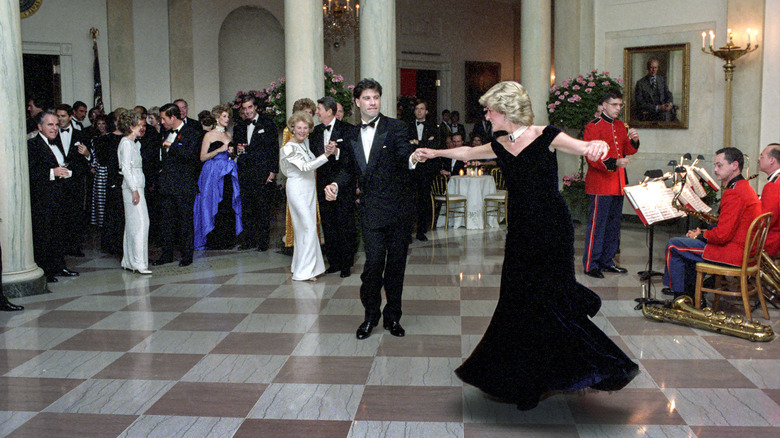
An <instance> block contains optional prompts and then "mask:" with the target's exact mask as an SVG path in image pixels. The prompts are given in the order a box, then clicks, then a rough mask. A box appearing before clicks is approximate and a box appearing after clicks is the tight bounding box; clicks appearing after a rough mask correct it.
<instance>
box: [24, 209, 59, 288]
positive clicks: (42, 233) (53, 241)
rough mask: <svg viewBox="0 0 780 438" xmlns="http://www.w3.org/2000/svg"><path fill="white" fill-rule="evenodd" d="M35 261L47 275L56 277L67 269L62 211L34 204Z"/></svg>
mask: <svg viewBox="0 0 780 438" xmlns="http://www.w3.org/2000/svg"><path fill="white" fill-rule="evenodd" d="M31 213H32V231H33V259H34V260H35V264H36V265H38V266H39V267H40V268H41V269H43V272H44V273H46V275H54V274H55V273H57V272H60V271H62V270H63V269H64V268H65V259H64V258H63V243H62V236H63V234H62V232H63V229H62V228H63V227H61V226H60V224H61V223H62V219H63V215H62V210H61V209H60V208H59V207H58V206H56V205H52V206H49V207H45V206H38V205H37V204H36V203H35V202H33V203H32V211H31Z"/></svg>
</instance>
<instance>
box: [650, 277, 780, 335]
mask: <svg viewBox="0 0 780 438" xmlns="http://www.w3.org/2000/svg"><path fill="white" fill-rule="evenodd" d="M646 294H647V292H646V289H645V288H644V287H643V290H642V295H643V298H645V297H644V295H646ZM642 315H644V316H645V318H648V319H654V320H656V321H661V322H671V323H674V324H680V325H686V326H688V327H693V328H698V329H703V330H710V331H713V332H716V333H721V334H724V335H729V336H736V337H738V338H743V339H747V340H749V341H753V342H768V341H771V340H772V339H773V338H774V336H775V333H774V331H773V330H772V327H771V326H768V325H764V324H761V323H760V322H758V321H755V320H750V321H746V320H745V319H744V318H743V317H742V316H740V315H727V314H726V313H725V312H713V311H712V309H710V308H709V307H705V308H704V309H701V310H699V309H697V308H695V307H693V299H691V297H689V296H685V295H684V296H681V297H679V298H676V299H675V300H674V301H673V302H672V303H671V307H666V306H658V305H647V304H644V305H642Z"/></svg>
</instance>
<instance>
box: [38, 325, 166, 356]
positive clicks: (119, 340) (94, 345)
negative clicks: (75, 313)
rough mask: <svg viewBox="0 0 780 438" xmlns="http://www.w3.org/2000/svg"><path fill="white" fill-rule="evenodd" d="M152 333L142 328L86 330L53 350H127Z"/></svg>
mask: <svg viewBox="0 0 780 438" xmlns="http://www.w3.org/2000/svg"><path fill="white" fill-rule="evenodd" d="M152 333H154V332H152V331H140V330H84V331H82V332H80V333H78V334H76V335H75V336H73V337H72V338H70V339H68V340H67V341H65V342H63V343H61V344H59V345H57V346H56V347H53V348H52V350H79V351H81V350H83V351H127V350H130V349H131V348H133V347H135V346H136V345H137V344H138V343H139V342H141V341H143V340H144V339H146V338H148V337H149V336H151V335H152Z"/></svg>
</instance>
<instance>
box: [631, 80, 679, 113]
mask: <svg viewBox="0 0 780 438" xmlns="http://www.w3.org/2000/svg"><path fill="white" fill-rule="evenodd" d="M655 80H656V87H655V90H653V86H652V85H651V83H650V75H647V76H645V77H643V78H642V79H640V80H638V81H636V87H635V89H634V95H635V99H636V109H637V110H638V112H639V114H640V115H646V117H640V119H641V120H653V116H655V114H656V110H655V107H656V105H663V104H665V103H671V102H672V92H671V91H669V88H668V87H667V86H666V80H665V79H664V78H663V77H661V76H656V77H655Z"/></svg>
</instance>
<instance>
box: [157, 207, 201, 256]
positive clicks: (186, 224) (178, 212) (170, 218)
mask: <svg viewBox="0 0 780 438" xmlns="http://www.w3.org/2000/svg"><path fill="white" fill-rule="evenodd" d="M194 207H195V194H194V193H193V194H179V195H171V194H160V208H161V209H162V224H161V225H162V229H161V233H162V235H161V237H162V255H161V257H160V258H161V259H162V260H173V247H174V245H175V244H176V243H177V241H178V244H179V248H180V249H181V259H182V260H188V261H191V260H192V253H193V251H194V247H195V225H194V219H193V214H194V213H193V208H194Z"/></svg>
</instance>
